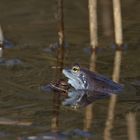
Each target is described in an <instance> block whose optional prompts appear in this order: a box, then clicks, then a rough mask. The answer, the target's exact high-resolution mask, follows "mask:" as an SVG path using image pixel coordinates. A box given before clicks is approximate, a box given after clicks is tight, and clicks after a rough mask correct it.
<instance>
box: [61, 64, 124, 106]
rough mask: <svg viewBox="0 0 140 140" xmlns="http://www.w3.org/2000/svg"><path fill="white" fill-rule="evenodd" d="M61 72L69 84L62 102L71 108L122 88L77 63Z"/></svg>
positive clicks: (86, 103)
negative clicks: (66, 96) (69, 86)
mask: <svg viewBox="0 0 140 140" xmlns="http://www.w3.org/2000/svg"><path fill="white" fill-rule="evenodd" d="M62 73H63V74H64V76H65V77H66V78H67V79H68V84H70V85H71V88H70V89H69V91H68V98H66V99H65V100H64V101H63V102H62V104H63V105H65V106H71V107H73V108H79V107H82V106H87V105H89V104H91V103H92V102H94V101H95V100H97V99H103V98H106V97H109V96H111V95H113V94H118V93H120V92H121V91H122V90H123V85H122V84H120V83H117V82H114V81H113V80H111V79H109V78H108V77H106V76H104V75H101V74H98V73H97V72H93V71H91V70H89V69H87V68H83V67H81V66H80V65H78V64H75V65H73V66H72V68H65V69H63V70H62Z"/></svg>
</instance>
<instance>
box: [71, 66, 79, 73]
mask: <svg viewBox="0 0 140 140" xmlns="http://www.w3.org/2000/svg"><path fill="white" fill-rule="evenodd" d="M72 71H73V72H79V71H80V67H79V66H73V67H72Z"/></svg>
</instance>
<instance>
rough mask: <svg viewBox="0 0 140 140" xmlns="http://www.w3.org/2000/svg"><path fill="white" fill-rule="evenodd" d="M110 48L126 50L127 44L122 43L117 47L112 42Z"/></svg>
mask: <svg viewBox="0 0 140 140" xmlns="http://www.w3.org/2000/svg"><path fill="white" fill-rule="evenodd" d="M111 48H112V49H113V50H116V49H117V50H123V51H126V50H127V49H128V45H127V44H123V45H122V46H120V47H118V46H117V45H116V44H112V46H111Z"/></svg>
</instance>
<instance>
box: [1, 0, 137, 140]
mask: <svg viewBox="0 0 140 140" xmlns="http://www.w3.org/2000/svg"><path fill="white" fill-rule="evenodd" d="M0 3H1V4H0V21H1V26H2V28H3V30H4V35H5V38H7V39H9V40H10V41H12V42H13V44H14V45H15V47H14V48H11V49H5V50H4V58H6V59H11V58H18V59H20V60H21V61H22V62H24V64H23V65H19V66H14V67H12V66H10V67H7V66H6V67H5V66H0V121H1V120H3V118H5V119H8V120H12V121H15V120H16V121H17V120H18V121H19V122H29V123H32V125H31V126H28V125H22V126H21V125H0V139H3V140H15V139H20V138H23V137H26V136H27V137H28V136H36V135H39V136H42V134H44V133H45V134H46V133H50V128H51V119H52V117H53V116H52V110H53V107H52V106H53V104H52V98H53V96H52V95H51V94H47V93H46V94H45V93H44V92H42V91H40V89H39V87H40V85H43V84H45V83H49V82H50V81H52V80H54V72H55V65H56V57H55V54H50V53H47V52H44V51H43V49H44V48H46V47H48V46H49V44H51V43H55V42H56V41H57V39H58V38H57V24H56V19H55V18H54V17H55V13H56V11H57V10H56V2H55V0H52V1H46V0H42V1H35V0H28V1H22V0H20V1H19V0H14V1H10V0H1V2H0ZM122 4H123V5H122V8H123V10H122V12H123V30H124V41H125V43H126V44H127V45H128V49H127V50H126V51H124V53H123V60H122V67H121V80H120V81H121V83H123V84H125V85H126V89H125V91H124V93H123V95H122V96H121V95H120V97H118V102H117V106H116V111H115V122H114V129H113V130H112V134H113V140H118V139H119V140H127V139H128V137H127V127H126V118H125V117H126V113H127V112H129V111H133V112H135V113H136V119H137V131H138V132H139V131H140V123H139V122H140V112H139V105H140V104H139V101H140V96H139V92H140V88H139V86H138V85H134V84H132V83H134V82H135V81H139V80H140V79H139V78H140V66H139V64H140V59H139V53H140V47H139V46H140V44H139V36H140V33H139V32H140V25H139V23H140V19H139V18H138V17H139V9H140V2H139V1H138V0H124V1H123V3H122ZM64 7H65V8H64V12H65V14H64V15H65V35H66V41H67V43H68V44H69V47H68V48H67V50H66V54H65V58H66V59H65V66H71V65H72V64H73V63H75V62H78V63H80V64H81V65H82V66H84V67H89V58H90V56H89V54H86V53H84V52H83V48H86V47H88V46H89V32H88V9H87V1H84V0H80V1H73V2H71V1H68V0H66V1H65V3H64ZM99 20H100V19H99ZM99 29H100V30H99V31H100V32H99V35H100V36H99V41H100V46H101V47H104V48H105V50H104V51H103V52H100V53H99V54H98V59H97V71H98V72H99V73H101V74H104V75H107V76H109V77H111V75H112V70H113V60H114V50H112V49H111V44H112V42H111V40H112V39H110V38H107V37H104V36H103V35H102V29H101V25H99ZM108 103H109V99H105V100H100V101H96V102H95V103H94V105H93V106H94V107H93V112H94V116H93V122H92V124H91V126H92V128H91V130H90V132H91V133H92V135H93V138H94V139H95V140H101V139H103V135H102V134H103V130H104V126H105V120H106V117H107V110H108ZM6 121H7V120H6ZM83 122H84V109H81V110H77V111H74V110H71V109H68V108H65V107H61V110H60V131H62V132H65V133H66V132H69V131H73V130H75V129H80V130H82V129H83ZM25 124H28V123H25ZM138 135H139V133H138ZM139 136H140V135H139ZM70 139H85V138H84V137H83V136H79V135H78V136H76V137H72V136H71V137H70Z"/></svg>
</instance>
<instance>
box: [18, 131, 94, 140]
mask: <svg viewBox="0 0 140 140" xmlns="http://www.w3.org/2000/svg"><path fill="white" fill-rule="evenodd" d="M73 137H79V138H80V137H83V138H91V137H93V135H92V134H91V133H90V132H87V131H83V130H80V129H74V130H71V131H64V132H56V133H55V132H47V133H42V134H38V135H33V136H27V137H21V138H20V140H71V139H72V138H73Z"/></svg>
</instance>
